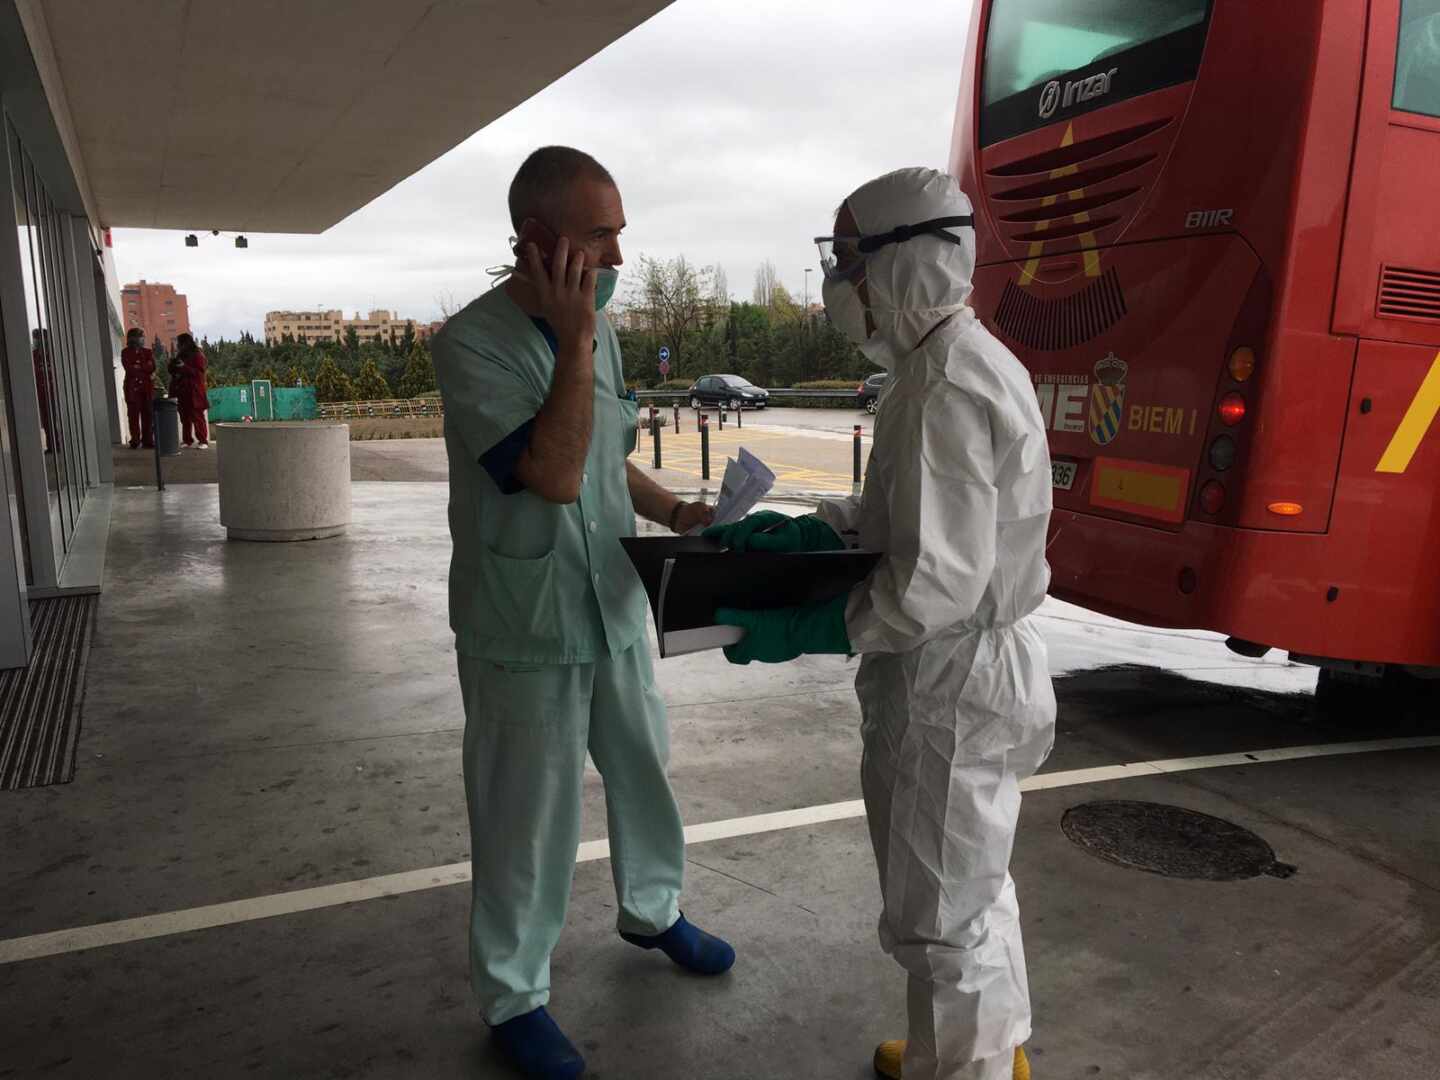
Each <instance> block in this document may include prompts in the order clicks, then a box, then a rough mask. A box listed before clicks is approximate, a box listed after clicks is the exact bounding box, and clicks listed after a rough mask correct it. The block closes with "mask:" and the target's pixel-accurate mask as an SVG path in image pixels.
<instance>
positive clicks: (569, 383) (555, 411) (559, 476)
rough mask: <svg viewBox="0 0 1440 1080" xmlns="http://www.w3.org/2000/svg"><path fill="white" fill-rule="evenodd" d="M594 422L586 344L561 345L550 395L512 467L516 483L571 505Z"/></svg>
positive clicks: (590, 361)
mask: <svg viewBox="0 0 1440 1080" xmlns="http://www.w3.org/2000/svg"><path fill="white" fill-rule="evenodd" d="M594 424H595V361H594V357H593V355H592V352H591V346H590V343H589V342H588V341H587V342H584V343H583V344H580V343H576V344H573V345H572V344H569V343H567V344H564V345H562V346H561V348H560V350H559V352H558V355H557V356H556V358H555V377H554V379H553V380H552V381H551V384H550V394H549V396H548V397H546V399H545V404H544V405H542V406H541V407H540V411H539V412H538V413H536V414H535V427H534V429H533V430H532V431H531V433H530V446H529V448H528V449H527V450H526V451H525V453H524V454H522V455H521V456H520V461H519V464H518V465H517V467H516V474H517V475H518V477H519V478H520V482H521V483H523V484H524V485H525V487H526V488H527V489H528V490H530V491H533V492H534V493H535V494H537V495H539V496H540V497H541V498H542V499H548V500H550V501H551V502H559V503H568V502H574V501H575V500H576V499H577V498H579V497H580V481H581V477H582V475H583V474H584V471H585V458H586V455H588V454H589V453H590V436H591V433H592V431H593V430H594Z"/></svg>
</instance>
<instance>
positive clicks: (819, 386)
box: [791, 379, 860, 390]
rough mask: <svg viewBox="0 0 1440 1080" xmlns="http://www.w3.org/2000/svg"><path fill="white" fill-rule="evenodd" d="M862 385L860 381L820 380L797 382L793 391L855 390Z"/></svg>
mask: <svg viewBox="0 0 1440 1080" xmlns="http://www.w3.org/2000/svg"><path fill="white" fill-rule="evenodd" d="M859 385H860V380H859V379H818V380H816V381H815V382H797V383H796V384H795V385H794V386H793V387H791V389H793V390H854V389H855V388H856V387H857V386H859Z"/></svg>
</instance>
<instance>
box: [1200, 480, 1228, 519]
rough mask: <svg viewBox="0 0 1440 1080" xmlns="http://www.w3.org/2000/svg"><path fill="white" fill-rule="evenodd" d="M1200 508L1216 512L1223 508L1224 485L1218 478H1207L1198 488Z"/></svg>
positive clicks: (1211, 512)
mask: <svg viewBox="0 0 1440 1080" xmlns="http://www.w3.org/2000/svg"><path fill="white" fill-rule="evenodd" d="M1200 509H1202V510H1204V511H1205V512H1206V513H1207V514H1218V513H1220V511H1221V510H1224V509H1225V486H1224V485H1223V484H1221V483H1220V481H1219V480H1207V481H1205V486H1204V487H1202V488H1201V489H1200Z"/></svg>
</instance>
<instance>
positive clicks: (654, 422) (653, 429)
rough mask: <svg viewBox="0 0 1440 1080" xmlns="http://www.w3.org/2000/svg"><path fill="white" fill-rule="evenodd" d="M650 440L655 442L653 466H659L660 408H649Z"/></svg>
mask: <svg viewBox="0 0 1440 1080" xmlns="http://www.w3.org/2000/svg"><path fill="white" fill-rule="evenodd" d="M650 441H651V442H653V443H654V444H655V468H657V469H658V468H660V410H659V409H656V408H654V407H653V406H652V407H651V409H650Z"/></svg>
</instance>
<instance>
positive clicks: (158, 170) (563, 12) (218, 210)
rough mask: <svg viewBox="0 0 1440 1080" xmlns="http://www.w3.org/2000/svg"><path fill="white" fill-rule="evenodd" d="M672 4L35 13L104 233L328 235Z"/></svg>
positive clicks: (77, 3)
mask: <svg viewBox="0 0 1440 1080" xmlns="http://www.w3.org/2000/svg"><path fill="white" fill-rule="evenodd" d="M668 2H669V0H441V2H435V0H346V3H343V4H336V3H331V2H328V0H244V2H240V0H107V2H106V3H95V2H94V0H40V3H41V6H42V8H43V11H44V23H45V24H46V28H47V30H48V33H49V36H50V40H51V43H52V44H53V49H54V56H55V62H56V64H57V66H58V69H59V75H60V77H61V81H62V82H63V85H64V89H65V94H66V97H67V98H68V102H69V109H70V114H71V117H72V120H73V123H74V129H75V132H76V135H77V138H78V143H79V152H80V155H81V157H82V159H83V162H82V165H83V169H84V171H85V174H86V176H87V178H88V181H89V185H90V189H91V191H92V192H93V194H94V200H95V207H96V210H97V211H98V213H99V215H100V219H101V223H102V224H104V225H106V226H128V227H134V228H173V229H195V230H200V229H207V230H208V229H221V230H225V231H239V232H296V233H314V232H321V231H323V230H325V229H327V228H329V227H330V226H331V225H334V224H335V223H336V222H338V221H340V220H341V219H342V218H344V217H346V216H347V215H349V214H350V213H352V212H354V211H355V210H357V209H359V208H360V207H362V206H364V205H365V204H366V203H368V202H370V200H372V199H374V198H375V197H376V196H378V195H380V194H382V193H383V192H385V191H387V190H389V189H390V188H391V187H393V186H394V185H395V184H397V183H399V182H400V181H401V180H403V179H405V178H406V177H407V176H409V175H411V174H412V173H414V172H416V171H417V170H418V169H420V168H422V167H423V166H425V165H427V164H429V163H430V162H431V161H433V160H434V159H435V158H437V157H439V156H440V155H441V154H444V153H445V152H446V151H447V150H450V149H451V148H452V147H454V146H455V145H456V144H458V143H460V142H461V141H463V140H464V139H465V138H467V137H468V136H470V135H472V134H473V133H474V132H476V131H477V130H479V129H480V128H482V127H484V126H485V125H486V124H488V123H489V122H490V121H492V120H494V119H496V118H497V117H499V116H501V115H503V114H504V113H506V112H508V111H509V110H510V109H512V108H514V107H515V106H516V105H518V104H520V103H521V102H522V101H524V100H525V99H527V98H529V97H530V96H532V95H533V94H535V93H537V92H538V91H540V90H542V89H543V88H544V87H546V86H547V85H549V84H550V83H551V82H553V81H555V80H556V79H557V78H559V77H560V76H561V75H563V74H565V73H566V72H567V71H569V70H570V69H572V68H574V67H576V66H577V65H579V64H580V63H582V62H583V61H585V60H586V59H588V58H589V57H590V56H592V55H594V54H595V53H596V52H598V51H600V50H601V49H603V48H604V47H605V46H606V45H608V44H610V43H611V42H612V41H614V40H616V39H617V38H619V37H621V36H623V35H624V34H625V33H627V32H628V31H630V30H631V29H633V28H634V27H635V26H637V25H639V24H640V23H641V22H643V21H644V20H645V19H647V18H649V17H650V16H651V15H653V14H654V13H655V12H657V11H659V10H660V9H661V8H663V7H665V6H666V4H667V3H668Z"/></svg>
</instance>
